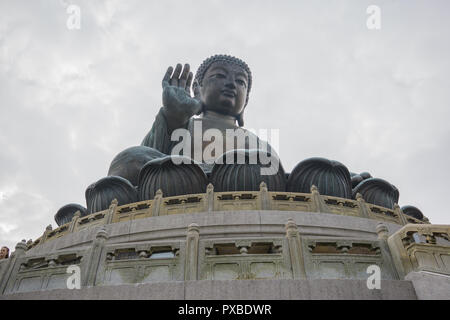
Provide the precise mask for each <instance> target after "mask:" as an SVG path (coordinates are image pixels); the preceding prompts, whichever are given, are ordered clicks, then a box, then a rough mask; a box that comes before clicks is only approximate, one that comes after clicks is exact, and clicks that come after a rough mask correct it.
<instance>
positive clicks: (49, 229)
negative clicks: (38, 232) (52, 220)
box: [41, 224, 53, 244]
mask: <svg viewBox="0 0 450 320" xmlns="http://www.w3.org/2000/svg"><path fill="white" fill-rule="evenodd" d="M52 231H53V228H52V225H51V224H49V225H48V226H47V227H46V228H45V231H44V234H43V235H42V238H41V239H42V240H41V244H42V243H44V242H45V241H47V238H48V234H49V233H50V232H52Z"/></svg>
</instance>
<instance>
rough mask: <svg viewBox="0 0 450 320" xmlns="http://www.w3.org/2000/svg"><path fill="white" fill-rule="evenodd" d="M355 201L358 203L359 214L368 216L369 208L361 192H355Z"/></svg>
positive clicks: (364, 216)
mask: <svg viewBox="0 0 450 320" xmlns="http://www.w3.org/2000/svg"><path fill="white" fill-rule="evenodd" d="M356 202H357V203H358V210H359V215H360V216H361V217H363V218H369V209H368V208H367V203H366V200H364V198H363V196H362V195H361V193H357V194H356Z"/></svg>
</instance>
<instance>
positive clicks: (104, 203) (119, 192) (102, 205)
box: [85, 176, 138, 214]
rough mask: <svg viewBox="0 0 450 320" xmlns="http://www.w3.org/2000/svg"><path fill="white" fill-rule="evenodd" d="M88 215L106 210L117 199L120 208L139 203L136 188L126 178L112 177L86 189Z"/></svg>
mask: <svg viewBox="0 0 450 320" xmlns="http://www.w3.org/2000/svg"><path fill="white" fill-rule="evenodd" d="M85 195H86V203H87V212H88V214H91V213H94V212H98V211H102V210H106V209H108V208H109V206H110V204H111V201H112V200H114V199H117V201H118V204H119V206H121V205H124V204H128V203H133V202H137V201H138V197H137V191H136V188H135V187H134V186H133V185H132V184H131V183H130V182H129V181H128V180H126V179H125V178H122V177H116V176H110V177H105V178H102V179H100V180H98V181H97V182H95V183H93V184H91V185H90V186H89V187H88V188H87V189H86V193H85Z"/></svg>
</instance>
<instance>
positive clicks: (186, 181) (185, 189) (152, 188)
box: [138, 156, 208, 200]
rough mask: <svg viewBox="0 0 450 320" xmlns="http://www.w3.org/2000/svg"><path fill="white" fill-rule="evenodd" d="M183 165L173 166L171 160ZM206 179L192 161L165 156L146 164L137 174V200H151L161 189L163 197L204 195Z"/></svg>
mask: <svg viewBox="0 0 450 320" xmlns="http://www.w3.org/2000/svg"><path fill="white" fill-rule="evenodd" d="M182 159H185V163H181V164H175V163H174V162H173V161H172V160H175V161H177V162H178V160H179V161H180V162H181V160H182ZM207 184H208V179H207V177H206V175H205V173H204V172H203V170H202V169H201V168H200V167H199V166H198V164H197V163H195V162H194V161H193V160H191V159H188V158H184V157H180V156H166V157H164V158H160V159H155V160H152V161H149V162H147V163H146V164H145V165H144V167H143V168H142V170H141V172H140V173H139V183H138V190H139V199H140V200H151V199H153V198H154V197H155V195H156V192H157V191H158V190H159V189H161V191H162V194H164V196H165V197H171V196H177V195H185V194H195V193H204V192H205V189H206V185H207Z"/></svg>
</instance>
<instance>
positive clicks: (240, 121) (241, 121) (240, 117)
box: [237, 110, 244, 127]
mask: <svg viewBox="0 0 450 320" xmlns="http://www.w3.org/2000/svg"><path fill="white" fill-rule="evenodd" d="M237 122H238V125H239V127H243V126H244V110H242V112H241V113H240V114H239V115H238V116H237Z"/></svg>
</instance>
